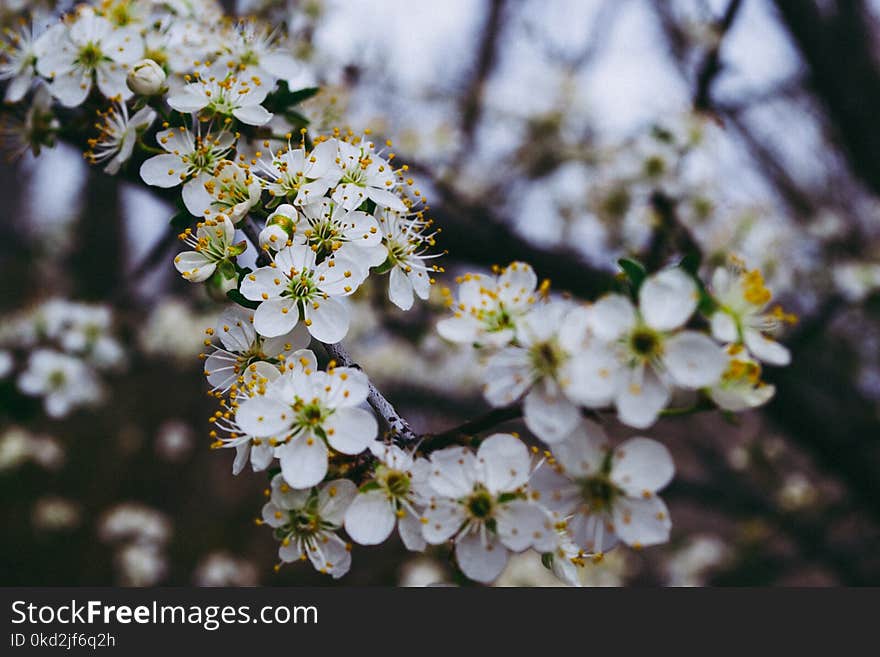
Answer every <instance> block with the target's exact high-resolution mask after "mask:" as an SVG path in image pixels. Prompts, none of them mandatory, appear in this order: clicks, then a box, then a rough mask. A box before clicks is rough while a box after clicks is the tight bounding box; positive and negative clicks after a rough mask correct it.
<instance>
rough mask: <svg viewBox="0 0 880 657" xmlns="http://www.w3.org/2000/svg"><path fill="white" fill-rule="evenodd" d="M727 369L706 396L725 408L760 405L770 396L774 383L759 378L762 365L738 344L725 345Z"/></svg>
mask: <svg viewBox="0 0 880 657" xmlns="http://www.w3.org/2000/svg"><path fill="white" fill-rule="evenodd" d="M727 354H728V361H727V369H726V370H725V371H724V373H723V374H722V375H721V380H720V381H718V383H716V384H715V385H713V386H712V387H711V388H710V389H709V396H710V397H711V398H712V401H714V402H715V403H716V404H718V406H719V407H720V408H723V409H724V410H725V411H733V412H734V413H736V412H739V411H745V410H748V409H750V408H757V407H758V406H763V405H764V404H766V403H767V402H768V401H770V399H771V398H772V397H773V394H774V393H775V392H776V387H775V386H773V385H769V384H767V383H764V382H763V381H761V365H760V364H759V363H758V362H757V361H755V360H753V359H752V358H750V357H749V354H748V352H746V350H745V349H743V348H742V347H741V346H740V345H731V346H729V347H728V348H727Z"/></svg>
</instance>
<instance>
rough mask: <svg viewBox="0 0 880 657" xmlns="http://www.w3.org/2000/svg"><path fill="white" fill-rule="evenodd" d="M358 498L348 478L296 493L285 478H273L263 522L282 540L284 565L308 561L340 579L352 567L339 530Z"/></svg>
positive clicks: (279, 554) (348, 551) (348, 549)
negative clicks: (347, 510) (354, 500)
mask: <svg viewBox="0 0 880 657" xmlns="http://www.w3.org/2000/svg"><path fill="white" fill-rule="evenodd" d="M355 495H357V488H356V487H355V485H354V484H353V483H352V482H351V481H349V480H348V479H335V480H333V481H328V482H326V483H325V484H322V485H321V486H319V487H318V488H311V489H307V490H294V489H292V488H291V487H290V486H289V485H288V484H287V483H286V482H285V481H284V479H283V477H282V476H281V475H275V477H274V478H273V479H272V492H271V498H270V500H269V502H267V503H266V505H265V506H264V507H263V521H264V522H265V523H266V524H267V525H269V526H270V527H272V528H273V529H274V530H275V536H276V537H277V538H278V539H279V540H280V541H281V547H280V548H279V549H278V556H279V557H280V558H281V561H283V562H284V563H289V562H291V561H298V560H305V559H308V560H309V561H311V562H312V566H314V568H315V570H317V571H318V572H320V573H326V574H328V575H331V576H332V577H333V579H338V578H340V577H342V576H343V575H345V573H347V572H348V569H349V568H350V567H351V552H350V546H349V545H348V544H347V543H346V542H345V541H343V540H342V539H341V538H339V535H338V534H337V533H336V531H337V530H338V529H339V528H341V527H342V521H343V518H344V517H345V510H346V509H347V508H348V505H349V504H350V503H351V501H352V499H353V498H354V496H355Z"/></svg>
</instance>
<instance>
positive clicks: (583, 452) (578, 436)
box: [553, 419, 609, 478]
mask: <svg viewBox="0 0 880 657" xmlns="http://www.w3.org/2000/svg"><path fill="white" fill-rule="evenodd" d="M608 445H609V442H608V436H606V435H605V431H604V430H603V429H602V427H601V426H599V425H598V424H596V423H595V422H593V421H592V420H586V419H584V420H581V422H580V424H578V426H577V427H575V429H574V431H572V432H571V434H569V436H568V437H566V439H565V440H563V441H562V442H560V443H557V444H555V445H553V454H554V455H555V456H556V460H557V462H558V463H559V464H560V465H561V466H562V467H563V468H564V470H565V473H566V474H568V475H569V476H571V477H574V478H584V477H591V476H593V475H595V474H597V473H598V472H599V471H600V470H601V469H602V465H603V463H604V461H605V454H606V453H607V451H608Z"/></svg>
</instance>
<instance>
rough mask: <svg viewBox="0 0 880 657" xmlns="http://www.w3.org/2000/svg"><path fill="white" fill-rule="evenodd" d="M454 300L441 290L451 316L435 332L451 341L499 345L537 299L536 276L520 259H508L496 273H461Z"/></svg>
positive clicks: (510, 338)
mask: <svg viewBox="0 0 880 657" xmlns="http://www.w3.org/2000/svg"><path fill="white" fill-rule="evenodd" d="M458 283H459V285H458V295H457V296H458V300H457V301H454V300H453V299H452V298H451V296H450V294H449V292H448V291H445V294H446V296H447V303H448V305H449V306H450V307H451V309H452V311H453V313H454V315H453V316H452V317H450V318H448V319H443V320H440V321H439V322H438V323H437V332H438V333H439V334H440V335H442V336H443V337H444V338H446V339H447V340H450V341H451V342H458V343H462V344H474V343H477V344H483V343H486V344H489V345H492V346H503V345H506V344H508V343H509V342H510V341H511V340H513V338H514V337H515V335H516V326H517V324H518V323H519V321H520V320H521V319H522V317H523V316H525V315H526V313H528V312H529V310H530V309H531V307H532V304H534V303H535V301H536V300H537V293H536V292H535V286H536V285H537V283H538V278H537V276H535V272H534V270H533V269H532V267H531V266H530V265H528V264H526V263H524V262H512V263H510V265H508V266H507V267H505V268H504V269H502V270H501V271H500V272H499V273H498V276H483V275H481V274H465V275H464V276H462V277H461V278H459V279H458Z"/></svg>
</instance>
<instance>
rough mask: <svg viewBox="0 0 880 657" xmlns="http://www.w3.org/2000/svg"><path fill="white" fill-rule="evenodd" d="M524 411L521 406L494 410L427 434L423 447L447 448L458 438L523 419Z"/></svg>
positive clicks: (516, 405) (515, 405)
mask: <svg viewBox="0 0 880 657" xmlns="http://www.w3.org/2000/svg"><path fill="white" fill-rule="evenodd" d="M522 413H523V409H522V405H521V404H514V405H512V406H505V407H503V408H493V409H492V410H491V411H489V412H488V413H486V414H485V415H482V416H480V417H478V418H475V419H473V420H470V421H468V422H464V423H463V424H459V425H458V426H455V427H452V428H450V429H446V430H445V431H441V432H439V433H427V434H425V435H424V437H423V443H422V445H424V446H427V447H430V448H431V449H432V450H433V449H439V448H440V447H445V446H446V445H449V444H451V443H454V442H456V439H457V438H460V437H466V436H473V435H475V434H478V433H481V432H483V431H488V430H489V429H492V428H494V427H496V426H498V425H499V424H502V423H504V422H508V421H510V420H516V419H518V418H520V417H522Z"/></svg>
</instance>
